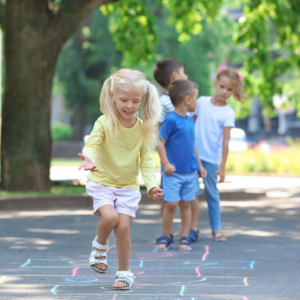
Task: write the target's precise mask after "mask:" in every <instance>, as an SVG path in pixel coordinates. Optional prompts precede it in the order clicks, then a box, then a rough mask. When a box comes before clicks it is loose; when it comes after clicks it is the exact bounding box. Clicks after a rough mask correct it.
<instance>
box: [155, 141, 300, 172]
mask: <svg viewBox="0 0 300 300" xmlns="http://www.w3.org/2000/svg"><path fill="white" fill-rule="evenodd" d="M299 153H300V145H299V143H298V142H297V143H295V142H294V143H293V146H289V147H287V148H284V149H281V150H276V151H274V152H270V153H264V152H261V151H260V150H256V149H250V150H247V151H245V152H243V153H234V152H231V153H229V155H228V159H227V163H226V171H227V172H233V173H279V174H293V175H294V174H300V155H299ZM152 156H153V158H154V163H155V167H156V168H157V169H160V159H159V155H158V153H157V151H155V150H154V151H152Z"/></svg>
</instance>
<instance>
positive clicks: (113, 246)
mask: <svg viewBox="0 0 300 300" xmlns="http://www.w3.org/2000/svg"><path fill="white" fill-rule="evenodd" d="M116 246H117V245H116V244H114V245H111V246H110V247H109V248H108V249H107V250H106V253H107V252H108V251H109V250H110V249H112V248H115V247H116Z"/></svg>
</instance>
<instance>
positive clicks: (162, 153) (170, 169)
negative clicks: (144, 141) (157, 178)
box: [156, 139, 176, 176]
mask: <svg viewBox="0 0 300 300" xmlns="http://www.w3.org/2000/svg"><path fill="white" fill-rule="evenodd" d="M165 143H166V141H165V140H163V139H159V142H158V145H157V147H156V148H157V152H158V154H159V157H160V160H161V164H162V165H163V167H164V173H165V174H166V175H169V176H171V175H173V173H174V172H175V171H176V168H175V166H174V165H172V164H170V162H169V159H168V156H167V151H166V147H165Z"/></svg>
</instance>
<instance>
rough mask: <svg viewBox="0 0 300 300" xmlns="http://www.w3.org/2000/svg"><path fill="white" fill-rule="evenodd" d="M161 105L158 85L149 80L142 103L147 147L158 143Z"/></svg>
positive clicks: (143, 131) (144, 140)
mask: <svg viewBox="0 0 300 300" xmlns="http://www.w3.org/2000/svg"><path fill="white" fill-rule="evenodd" d="M160 114H161V106H160V102H159V96H158V92H157V89H156V87H155V86H154V85H153V84H151V83H150V82H148V81H147V87H146V93H145V98H144V101H143V104H142V110H141V117H142V119H143V126H142V140H143V142H144V145H145V146H146V147H149V148H152V147H154V146H155V145H156V143H157V133H158V121H159V117H160Z"/></svg>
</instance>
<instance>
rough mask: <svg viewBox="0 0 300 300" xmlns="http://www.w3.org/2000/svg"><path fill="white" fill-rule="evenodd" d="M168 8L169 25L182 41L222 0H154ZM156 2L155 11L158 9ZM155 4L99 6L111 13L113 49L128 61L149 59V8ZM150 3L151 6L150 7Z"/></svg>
mask: <svg viewBox="0 0 300 300" xmlns="http://www.w3.org/2000/svg"><path fill="white" fill-rule="evenodd" d="M156 3H157V4H162V5H164V6H165V7H167V8H168V10H169V12H170V13H169V19H168V23H169V25H173V26H175V28H176V30H177V32H178V33H179V36H178V39H179V41H181V42H187V41H189V40H190V36H191V35H197V34H199V33H200V32H201V30H202V27H203V25H202V22H203V21H204V20H206V21H207V22H211V21H212V19H213V18H214V17H216V15H217V13H218V11H219V9H220V6H221V3H222V0H186V1H181V0H157V1H156ZM157 4H156V12H157V11H158V12H159V10H161V8H159V6H158V5H157ZM154 5H155V2H154V1H152V0H120V1H118V2H116V3H114V4H108V5H106V6H101V10H102V12H103V14H105V15H109V17H110V30H111V32H112V34H113V39H114V41H115V43H116V49H117V50H120V51H122V52H123V53H124V55H125V62H127V63H128V64H129V65H130V64H131V65H132V64H137V63H139V62H140V61H147V60H150V59H152V58H153V57H154V56H155V54H156V51H155V45H156V44H157V42H158V39H157V34H158V32H160V31H161V28H160V27H159V26H156V19H155V17H154V15H156V13H155V12H154V13H153V11H152V12H151V7H153V6H154ZM149 7H150V9H149Z"/></svg>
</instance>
